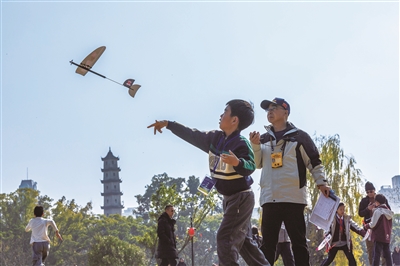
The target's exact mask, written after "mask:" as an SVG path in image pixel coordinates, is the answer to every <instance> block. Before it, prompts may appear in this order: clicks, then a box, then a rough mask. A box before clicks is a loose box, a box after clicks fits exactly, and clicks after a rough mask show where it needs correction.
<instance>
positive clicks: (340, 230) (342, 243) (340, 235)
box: [321, 202, 365, 266]
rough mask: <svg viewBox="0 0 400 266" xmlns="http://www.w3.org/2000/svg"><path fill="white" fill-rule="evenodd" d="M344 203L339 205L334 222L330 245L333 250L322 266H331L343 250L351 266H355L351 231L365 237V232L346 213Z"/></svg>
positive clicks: (330, 231) (330, 232) (331, 229)
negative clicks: (337, 254)
mask: <svg viewBox="0 0 400 266" xmlns="http://www.w3.org/2000/svg"><path fill="white" fill-rule="evenodd" d="M344 209H345V206H344V203H343V202H341V203H339V206H338V209H337V211H336V216H335V220H334V221H333V223H332V225H331V228H330V230H329V234H330V235H331V236H332V238H331V240H330V242H329V245H330V246H331V249H330V250H329V252H328V258H326V259H325V260H323V261H322V264H321V266H326V265H329V264H331V262H332V261H333V260H334V259H335V256H336V253H337V252H338V251H339V250H342V251H343V252H344V254H345V255H346V257H347V260H348V261H349V266H355V265H357V264H356V260H355V258H354V255H353V244H352V243H351V234H350V230H352V231H353V232H356V233H357V234H359V235H361V236H364V235H365V230H363V229H362V228H361V227H359V226H358V225H357V224H356V223H355V222H354V221H353V220H352V219H351V216H349V215H346V214H345V213H344Z"/></svg>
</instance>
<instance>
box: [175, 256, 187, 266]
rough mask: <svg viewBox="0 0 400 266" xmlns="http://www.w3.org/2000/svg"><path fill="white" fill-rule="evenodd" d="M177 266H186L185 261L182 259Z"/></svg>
mask: <svg viewBox="0 0 400 266" xmlns="http://www.w3.org/2000/svg"><path fill="white" fill-rule="evenodd" d="M177 266H186V263H185V260H184V259H183V258H180V259H179V262H178V265H177Z"/></svg>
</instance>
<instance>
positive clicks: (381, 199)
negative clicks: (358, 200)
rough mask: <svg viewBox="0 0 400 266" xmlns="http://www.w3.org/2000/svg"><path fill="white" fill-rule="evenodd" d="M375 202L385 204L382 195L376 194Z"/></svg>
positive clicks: (384, 198)
mask: <svg viewBox="0 0 400 266" xmlns="http://www.w3.org/2000/svg"><path fill="white" fill-rule="evenodd" d="M375 201H377V202H379V203H380V204H386V197H385V196H384V195H382V194H376V195H375Z"/></svg>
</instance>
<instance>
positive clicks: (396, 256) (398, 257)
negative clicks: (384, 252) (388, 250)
mask: <svg viewBox="0 0 400 266" xmlns="http://www.w3.org/2000/svg"><path fill="white" fill-rule="evenodd" d="M392 261H393V264H394V265H400V250H399V252H396V250H393V253H392Z"/></svg>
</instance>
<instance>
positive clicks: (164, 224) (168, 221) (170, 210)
mask: <svg viewBox="0 0 400 266" xmlns="http://www.w3.org/2000/svg"><path fill="white" fill-rule="evenodd" d="M164 210H165V212H164V213H163V214H161V216H160V217H159V218H158V226H157V236H158V238H159V240H158V248H157V256H158V258H159V259H161V264H160V266H168V265H170V266H176V258H178V256H177V252H176V237H175V224H176V220H175V219H172V216H174V212H175V209H174V206H172V205H167V206H166V207H165V209H164Z"/></svg>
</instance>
